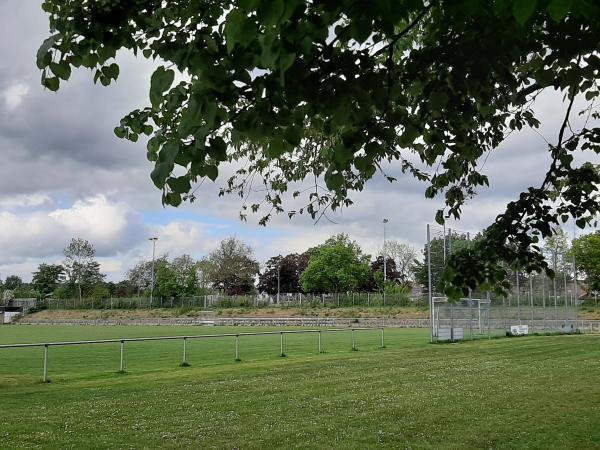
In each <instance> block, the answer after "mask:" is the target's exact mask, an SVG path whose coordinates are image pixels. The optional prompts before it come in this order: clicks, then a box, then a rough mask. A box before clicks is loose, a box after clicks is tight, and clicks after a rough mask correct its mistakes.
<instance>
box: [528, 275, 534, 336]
mask: <svg viewBox="0 0 600 450" xmlns="http://www.w3.org/2000/svg"><path fill="white" fill-rule="evenodd" d="M529 307H530V308H531V331H533V273H530V274H529Z"/></svg>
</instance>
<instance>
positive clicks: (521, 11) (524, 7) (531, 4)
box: [513, 0, 537, 25]
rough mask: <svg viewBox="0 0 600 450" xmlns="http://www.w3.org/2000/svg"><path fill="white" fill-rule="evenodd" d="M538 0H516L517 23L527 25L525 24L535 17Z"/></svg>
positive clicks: (514, 5)
mask: <svg viewBox="0 0 600 450" xmlns="http://www.w3.org/2000/svg"><path fill="white" fill-rule="evenodd" d="M536 3H537V0H514V3H513V15H514V16H515V19H517V22H519V23H520V24H521V25H525V22H527V20H528V19H529V18H530V17H531V16H532V15H533V13H534V11H535V5H536Z"/></svg>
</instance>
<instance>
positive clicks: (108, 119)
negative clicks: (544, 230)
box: [0, 0, 572, 281]
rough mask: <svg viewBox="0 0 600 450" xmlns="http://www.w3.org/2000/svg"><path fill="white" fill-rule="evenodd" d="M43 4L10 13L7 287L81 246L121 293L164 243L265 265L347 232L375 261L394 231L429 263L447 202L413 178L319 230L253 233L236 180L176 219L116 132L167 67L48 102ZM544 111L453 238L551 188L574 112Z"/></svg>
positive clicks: (3, 235)
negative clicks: (234, 248) (244, 251)
mask: <svg viewBox="0 0 600 450" xmlns="http://www.w3.org/2000/svg"><path fill="white" fill-rule="evenodd" d="M40 5H41V1H37V0H28V1H21V0H4V1H3V2H1V3H0V155H1V157H2V159H1V164H0V279H5V278H6V276H7V275H11V274H16V275H19V276H21V277H22V278H23V279H24V280H25V281H29V280H30V279H31V272H32V271H34V270H35V269H36V268H37V266H38V264H40V263H42V262H45V263H60V262H61V261H62V260H63V259H64V256H63V253H62V252H63V249H64V247H66V245H67V244H68V243H69V241H70V240H71V238H73V237H81V238H84V239H87V240H89V241H90V242H92V244H93V245H94V246H95V248H96V250H97V257H98V258H97V259H98V261H99V262H100V263H101V267H102V271H103V272H104V273H106V274H107V280H109V281H118V280H120V279H122V278H123V277H124V275H125V273H126V272H127V270H128V269H130V268H131V267H133V266H134V265H135V264H136V263H137V262H139V261H140V260H142V259H149V258H151V255H152V247H151V243H150V242H149V241H148V238H149V237H152V236H156V237H158V241H157V244H156V245H157V247H156V252H157V254H163V253H168V254H169V255H170V256H178V255H181V254H183V253H187V254H190V255H192V256H194V257H196V258H200V257H202V256H204V255H206V254H207V253H208V252H210V251H211V250H212V249H214V248H215V247H216V245H217V244H218V242H219V240H221V239H223V238H225V237H228V236H231V235H235V236H237V237H238V238H240V239H242V240H244V241H245V242H246V243H248V244H249V245H250V246H251V247H252V248H253V250H254V252H255V256H256V258H257V259H258V260H259V261H260V262H261V263H262V262H264V261H266V260H267V259H268V258H270V257H271V256H274V255H277V254H286V253H290V252H302V251H304V250H306V249H307V248H309V247H311V246H314V245H317V244H319V243H321V242H323V241H324V240H325V239H326V238H327V237H329V236H331V235H333V234H337V233H342V232H344V233H348V234H349V235H350V237H351V238H352V239H355V240H357V241H358V242H359V243H360V244H361V246H362V247H363V249H364V250H365V251H366V252H367V253H370V254H375V253H376V252H378V251H379V249H380V248H381V246H382V243H383V224H382V220H383V218H387V219H389V223H388V224H387V229H386V233H387V238H388V239H393V240H398V241H401V242H405V243H408V244H410V245H412V246H414V247H415V248H416V249H417V250H418V251H419V252H420V249H421V248H422V246H423V243H424V241H425V239H426V224H427V223H428V222H433V218H434V215H435V212H436V211H437V209H439V208H440V207H441V206H442V205H443V200H442V199H434V200H427V199H425V197H424V189H425V187H426V186H425V185H423V184H421V183H419V182H417V181H415V180H413V179H412V178H410V176H409V175H406V176H402V175H399V177H398V178H399V181H398V182H397V183H393V184H390V183H388V182H387V181H385V180H384V179H383V178H382V177H380V178H376V179H374V180H372V182H371V183H370V184H367V186H366V188H365V190H364V191H363V192H361V193H358V194H356V195H354V196H353V197H352V198H353V200H354V205H353V206H351V207H350V208H346V209H344V210H342V211H339V212H336V213H331V214H329V219H322V220H320V221H319V222H317V223H315V222H314V221H313V220H312V219H311V218H310V217H308V216H300V217H296V218H294V219H292V220H290V219H289V218H288V217H287V215H285V214H282V215H280V216H277V217H275V218H274V219H273V220H272V222H270V224H269V225H268V226H267V227H262V226H259V225H258V220H259V218H260V217H256V216H255V217H252V216H249V218H248V221H247V222H241V221H240V220H239V210H240V206H241V203H240V199H239V197H237V196H231V197H218V196H217V195H216V194H217V192H218V188H219V187H220V186H221V184H220V183H222V182H223V180H217V183H214V184H213V183H211V182H210V181H207V182H205V183H204V184H203V185H202V187H201V188H200V190H199V191H198V192H197V197H198V199H197V201H196V202H194V203H193V204H191V205H190V204H184V205H182V206H181V207H179V208H172V207H163V206H162V205H161V198H160V192H159V191H158V190H157V189H156V188H155V187H154V185H153V184H152V182H151V180H150V176H149V175H150V171H151V170H152V165H151V163H150V162H148V161H147V160H146V149H145V144H144V143H143V142H138V143H131V142H128V141H123V140H121V139H118V138H117V137H115V136H114V134H113V131H112V130H113V128H114V127H115V126H116V125H118V123H119V120H120V119H121V117H123V116H124V115H126V114H127V113H128V112H130V111H131V110H133V109H135V108H139V107H144V106H146V105H147V104H149V99H148V88H149V80H150V75H151V74H152V71H153V68H154V66H153V65H152V64H151V63H149V62H147V61H145V60H142V59H139V60H138V59H135V58H134V57H133V55H131V54H127V53H121V54H119V55H118V58H117V62H118V63H119V65H120V66H121V71H120V76H119V79H118V81H117V82H116V83H114V84H112V85H111V86H109V87H102V86H100V85H97V86H96V85H94V84H93V77H92V75H93V74H92V73H91V72H90V71H89V70H87V69H83V68H82V69H79V70H74V71H73V75H72V76H71V79H70V80H69V81H68V82H66V83H61V88H60V90H59V91H58V92H51V91H48V90H45V89H43V88H42V86H41V85H40V72H39V70H38V69H37V67H36V65H35V54H36V51H37V48H38V47H39V45H40V44H41V42H42V41H43V40H44V39H45V38H46V37H47V36H48V20H47V17H46V16H45V14H44V13H43V12H42V10H41V7H40ZM535 109H536V111H537V113H538V114H539V116H540V117H541V118H542V122H543V127H542V129H541V130H540V133H541V135H540V134H538V133H535V132H533V131H531V130H523V131H522V132H520V133H518V134H513V135H511V136H510V137H509V138H508V139H507V140H506V142H505V143H503V145H502V146H501V147H500V148H498V149H496V150H494V151H493V152H492V153H491V154H490V156H489V157H488V159H487V160H486V161H485V165H484V167H483V172H484V173H485V174H486V175H488V176H489V177H490V188H486V189H481V190H480V191H479V193H478V195H477V196H476V197H475V198H474V199H473V200H471V201H470V202H469V204H468V205H467V206H466V207H465V208H464V212H463V214H462V219H461V221H460V222H449V223H448V226H449V227H452V228H457V229H460V230H465V231H471V232H476V231H478V230H481V229H483V228H485V227H486V226H487V225H489V224H490V223H491V222H492V221H493V220H494V218H495V216H496V215H497V214H499V213H500V212H502V210H503V209H504V207H505V205H506V203H507V202H508V201H510V200H511V199H513V198H514V197H515V196H516V195H518V193H519V192H521V191H522V190H523V189H525V188H527V187H528V186H533V185H539V184H540V182H541V180H542V179H543V177H544V174H545V171H546V169H547V167H548V164H549V155H548V152H547V144H546V142H545V140H544V139H547V140H550V141H552V140H555V139H556V134H557V132H558V128H559V125H560V122H561V121H562V114H563V108H562V99H561V97H560V96H558V95H552V94H549V95H543V96H540V98H539V99H538V101H537V103H536V107H535ZM482 163H483V162H482ZM389 170H390V171H391V172H392V173H396V172H398V168H397V167H390V168H389ZM567 231H569V233H572V229H570V230H567Z"/></svg>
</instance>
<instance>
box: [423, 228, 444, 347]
mask: <svg viewBox="0 0 600 450" xmlns="http://www.w3.org/2000/svg"><path fill="white" fill-rule="evenodd" d="M430 228H431V227H430V226H429V224H427V278H428V280H427V281H428V283H429V289H428V296H429V341H430V342H433V296H432V286H431V284H432V283H431V229H430ZM444 247H445V243H444ZM445 253H446V250H445V249H444V254H445Z"/></svg>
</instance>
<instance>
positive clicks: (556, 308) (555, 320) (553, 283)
mask: <svg viewBox="0 0 600 450" xmlns="http://www.w3.org/2000/svg"><path fill="white" fill-rule="evenodd" d="M552 267H553V269H554V277H553V278H552V290H553V292H554V328H556V325H557V324H558V306H557V303H556V250H554V260H553V264H552Z"/></svg>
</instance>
